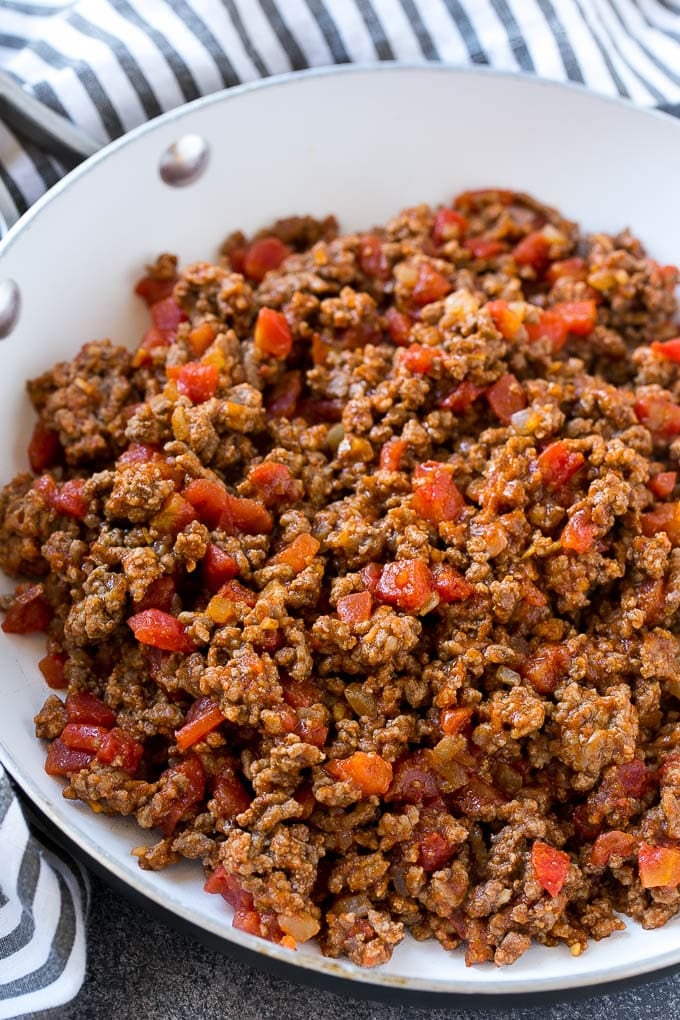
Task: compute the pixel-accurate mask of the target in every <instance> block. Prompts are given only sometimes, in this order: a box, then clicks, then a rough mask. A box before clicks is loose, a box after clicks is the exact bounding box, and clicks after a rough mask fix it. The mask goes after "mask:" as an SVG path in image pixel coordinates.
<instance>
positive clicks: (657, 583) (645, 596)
mask: <svg viewBox="0 0 680 1020" xmlns="http://www.w3.org/2000/svg"><path fill="white" fill-rule="evenodd" d="M635 593H636V601H637V605H638V606H639V608H640V609H641V610H642V611H643V613H644V616H645V623H647V624H649V625H650V626H652V627H654V626H656V624H657V623H658V622H659V620H660V619H661V618H662V616H663V614H664V611H665V608H666V585H665V583H664V580H663V578H661V577H659V578H653V577H648V578H647V579H646V580H644V581H641V582H640V584H638V585H636V587H635Z"/></svg>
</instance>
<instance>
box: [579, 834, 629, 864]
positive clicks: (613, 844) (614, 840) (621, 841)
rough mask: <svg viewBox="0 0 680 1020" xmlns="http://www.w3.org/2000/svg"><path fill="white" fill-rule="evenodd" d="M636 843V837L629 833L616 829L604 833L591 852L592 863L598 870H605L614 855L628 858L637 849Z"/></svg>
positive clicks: (598, 838)
mask: <svg viewBox="0 0 680 1020" xmlns="http://www.w3.org/2000/svg"><path fill="white" fill-rule="evenodd" d="M635 842H636V840H635V836H632V835H631V834H630V833H629V832H619V831H618V830H616V829H612V830H611V831H609V832H602V833H600V835H599V836H598V837H597V839H596V840H595V842H594V843H593V845H592V848H591V850H590V863H591V864H592V865H594V867H596V868H604V867H606V866H607V864H609V860H610V858H611V857H612V856H614V855H615V856H616V857H628V855H629V854H630V853H631V852H632V850H633V848H634V847H635Z"/></svg>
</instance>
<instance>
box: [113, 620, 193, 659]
mask: <svg viewBox="0 0 680 1020" xmlns="http://www.w3.org/2000/svg"><path fill="white" fill-rule="evenodd" d="M127 622H128V626H129V627H130V628H131V630H132V632H133V634H134V635H135V638H136V639H137V641H139V643H140V644H143V645H151V647H152V648H161V649H163V650H164V651H166V652H185V653H187V654H188V653H189V652H193V651H194V648H195V646H194V643H193V641H192V640H191V638H190V637H189V636H188V634H187V632H186V627H185V626H184V624H182V623H180V622H179V620H178V619H177V618H176V617H175V616H171V615H170V613H164V612H163V611H162V610H161V609H145V610H143V611H142V612H141V613H135V615H134V616H130V617H129V618H128V621H127Z"/></svg>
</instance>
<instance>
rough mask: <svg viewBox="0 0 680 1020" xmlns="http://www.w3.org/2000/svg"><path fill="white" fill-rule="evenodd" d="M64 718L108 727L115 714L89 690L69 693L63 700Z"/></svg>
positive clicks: (112, 722)
mask: <svg viewBox="0 0 680 1020" xmlns="http://www.w3.org/2000/svg"><path fill="white" fill-rule="evenodd" d="M65 708H66V718H67V719H68V721H69V722H72V723H89V724H90V725H92V726H103V727H104V728H105V729H110V727H111V726H113V724H114V723H115V721H116V714H115V712H113V711H112V710H111V709H110V708H109V706H108V705H106V704H105V703H104V702H103V701H102V699H101V698H98V697H97V695H96V694H92V693H90V691H79V692H74V693H73V694H69V696H68V697H67V699H66V702H65Z"/></svg>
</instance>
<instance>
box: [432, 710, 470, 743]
mask: <svg viewBox="0 0 680 1020" xmlns="http://www.w3.org/2000/svg"><path fill="white" fill-rule="evenodd" d="M471 719H472V709H471V708H445V709H443V711H442V714H441V716H440V719H439V725H440V726H441V729H442V733H445V734H446V735H447V736H449V737H453V736H455V735H456V734H457V733H460V732H461V730H464V729H465V727H466V726H467V725H468V723H469V722H470V720H471Z"/></svg>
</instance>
